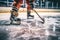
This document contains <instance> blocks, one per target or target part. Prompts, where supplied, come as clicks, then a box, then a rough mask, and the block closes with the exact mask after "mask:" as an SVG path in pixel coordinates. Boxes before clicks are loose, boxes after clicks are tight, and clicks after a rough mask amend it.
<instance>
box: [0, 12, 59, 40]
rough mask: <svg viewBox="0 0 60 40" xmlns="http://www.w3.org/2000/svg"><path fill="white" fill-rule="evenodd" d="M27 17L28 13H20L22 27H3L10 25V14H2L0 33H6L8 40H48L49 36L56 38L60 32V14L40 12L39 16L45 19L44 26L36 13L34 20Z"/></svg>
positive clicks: (0, 15)
mask: <svg viewBox="0 0 60 40" xmlns="http://www.w3.org/2000/svg"><path fill="white" fill-rule="evenodd" d="M26 15H27V14H26V13H19V16H18V17H19V18H21V20H22V21H21V25H1V24H9V23H10V20H9V18H10V13H7V14H6V13H1V14H0V30H1V31H0V33H1V32H2V31H3V32H2V33H6V34H7V35H8V37H7V38H8V39H7V40H29V39H30V40H33V39H35V40H48V36H49V35H53V36H56V35H57V34H58V33H59V32H60V31H59V30H60V13H48V12H46V13H44V12H39V15H40V16H41V17H42V18H44V19H45V23H44V24H42V23H41V21H42V20H41V19H40V18H39V17H38V16H37V15H36V14H35V13H32V15H34V16H35V17H34V19H27V16H26ZM28 21H31V22H28ZM56 29H59V30H56ZM59 35H60V34H59Z"/></svg>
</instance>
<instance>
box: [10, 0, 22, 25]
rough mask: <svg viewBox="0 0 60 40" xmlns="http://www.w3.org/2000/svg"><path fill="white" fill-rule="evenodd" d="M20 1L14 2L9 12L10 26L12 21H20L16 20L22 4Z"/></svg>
mask: <svg viewBox="0 0 60 40" xmlns="http://www.w3.org/2000/svg"><path fill="white" fill-rule="evenodd" d="M22 2H23V1H22V0H14V3H13V7H12V10H11V17H10V20H11V24H12V23H13V21H16V22H17V21H21V20H20V19H19V18H17V16H18V10H19V8H20V6H21V4H22Z"/></svg>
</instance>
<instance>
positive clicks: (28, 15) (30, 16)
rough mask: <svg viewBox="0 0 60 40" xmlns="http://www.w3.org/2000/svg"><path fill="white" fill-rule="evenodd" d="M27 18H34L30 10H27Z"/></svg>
mask: <svg viewBox="0 0 60 40" xmlns="http://www.w3.org/2000/svg"><path fill="white" fill-rule="evenodd" d="M27 19H34V15H31V14H30V12H29V11H27Z"/></svg>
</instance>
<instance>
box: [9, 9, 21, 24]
mask: <svg viewBox="0 0 60 40" xmlns="http://www.w3.org/2000/svg"><path fill="white" fill-rule="evenodd" d="M17 16H18V13H17V11H16V10H15V9H14V10H13V9H12V11H11V17H10V21H11V22H10V24H21V19H19V18H17Z"/></svg>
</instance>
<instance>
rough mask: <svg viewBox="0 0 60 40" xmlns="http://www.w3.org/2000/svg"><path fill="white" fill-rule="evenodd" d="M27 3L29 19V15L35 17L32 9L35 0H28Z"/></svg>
mask: <svg viewBox="0 0 60 40" xmlns="http://www.w3.org/2000/svg"><path fill="white" fill-rule="evenodd" d="M26 3H27V18H28V19H29V17H31V18H34V15H31V10H32V9H33V7H32V5H31V4H33V1H32V0H26Z"/></svg>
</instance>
